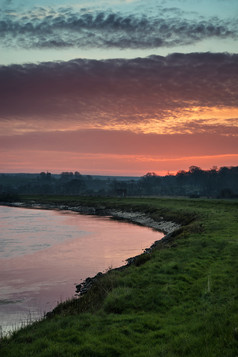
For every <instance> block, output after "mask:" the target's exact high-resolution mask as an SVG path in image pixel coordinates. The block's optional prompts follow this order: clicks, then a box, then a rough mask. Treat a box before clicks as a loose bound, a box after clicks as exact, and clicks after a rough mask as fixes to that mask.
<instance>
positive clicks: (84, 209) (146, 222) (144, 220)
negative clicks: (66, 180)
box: [0, 202, 181, 296]
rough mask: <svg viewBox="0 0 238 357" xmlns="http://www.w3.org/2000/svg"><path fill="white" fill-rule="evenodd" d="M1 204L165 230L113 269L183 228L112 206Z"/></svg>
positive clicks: (89, 281) (88, 283)
mask: <svg viewBox="0 0 238 357" xmlns="http://www.w3.org/2000/svg"><path fill="white" fill-rule="evenodd" d="M0 205H2V206H11V207H21V208H32V209H48V210H60V211H66V210H67V211H72V212H78V213H80V214H87V215H97V216H107V217H110V218H112V219H116V220H120V221H125V222H130V223H134V224H137V225H141V226H145V227H149V228H152V229H154V230H157V231H160V232H163V233H164V234H165V236H164V237H163V238H162V239H159V240H157V241H155V242H154V243H153V244H152V245H151V247H149V248H146V249H145V250H144V252H143V253H142V254H140V255H137V256H135V257H130V258H128V259H127V260H126V261H127V264H126V265H124V266H122V267H119V268H115V269H113V270H121V269H125V268H126V267H128V266H130V265H131V264H133V263H134V262H135V261H136V260H137V259H138V257H140V256H142V255H145V254H150V253H151V251H152V250H153V249H154V248H155V247H156V246H157V245H158V244H161V245H166V244H169V243H171V242H172V241H173V236H174V234H175V232H176V231H177V230H179V229H180V228H181V225H179V224H177V223H174V222H171V221H166V220H164V218H163V217H160V219H159V221H156V220H154V219H152V218H151V217H150V216H149V215H147V214H145V213H141V212H134V211H124V210H119V209H114V208H113V209H111V208H105V207H103V206H102V207H90V206H70V205H57V204H38V203H35V202H32V203H24V202H14V203H6V202H3V203H2V202H0ZM102 275H103V273H101V272H99V273H98V274H97V275H95V276H94V277H92V278H91V277H88V278H86V279H85V280H84V281H83V282H82V283H81V284H78V285H76V294H77V295H78V296H81V295H83V294H85V293H87V291H88V290H89V289H90V288H91V287H92V285H93V284H94V283H95V281H96V280H98V278H100V277H101V276H102Z"/></svg>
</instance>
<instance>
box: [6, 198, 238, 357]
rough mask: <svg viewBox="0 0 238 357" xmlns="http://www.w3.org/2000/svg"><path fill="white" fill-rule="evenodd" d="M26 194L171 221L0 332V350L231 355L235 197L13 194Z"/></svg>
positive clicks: (43, 356) (237, 222) (234, 341)
mask: <svg viewBox="0 0 238 357" xmlns="http://www.w3.org/2000/svg"><path fill="white" fill-rule="evenodd" d="M33 201H34V202H35V203H37V204H40V205H43V204H44V205H48V207H50V205H52V206H54V207H58V208H61V207H64V206H65V207H91V208H92V209H93V210H95V213H97V211H100V210H101V212H102V211H104V212H106V211H107V210H109V211H110V210H112V209H113V210H116V211H117V212H130V213H131V214H132V216H133V214H135V212H136V213H137V214H138V212H140V213H141V214H142V216H143V215H144V217H145V216H146V217H149V218H150V219H151V220H152V221H153V222H161V221H166V222H174V223H176V224H178V225H180V228H178V229H176V230H175V231H174V232H172V233H171V234H170V235H169V239H164V240H162V241H161V242H158V243H157V244H156V245H155V246H154V247H153V249H152V250H150V251H149V252H147V253H144V254H142V255H140V256H138V257H136V259H134V260H133V262H132V263H131V264H130V265H129V266H128V267H127V268H126V269H118V270H109V271H108V272H107V273H106V274H103V275H100V276H99V277H98V278H97V279H96V280H95V282H94V283H93V284H92V286H91V288H90V289H89V290H88V291H87V293H86V294H83V295H82V296H81V297H79V298H75V299H72V300H70V301H67V302H63V303H61V304H59V305H58V306H57V307H56V308H55V309H54V310H53V311H52V313H50V314H48V315H47V317H45V318H43V319H42V321H40V322H36V323H33V324H32V325H30V326H27V327H26V328H24V329H22V330H20V331H18V332H15V333H13V334H12V336H11V337H10V338H3V339H1V342H0V356H4V357H5V356H6V357H8V356H9V357H10V356H11V357H12V356H19V357H21V356H40V357H47V356H52V357H53V356H64V357H71V356H87V357H88V356H100V357H104V356H113V357H114V356H139V357H144V356H153V357H157V356H199V357H200V356H207V357H213V356H214V357H215V356H216V357H217V356H226V357H229V356H230V357H234V356H237V351H238V288H237V287H238V274H237V273H238V260H237V256H238V219H237V218H238V201H237V200H230V201H229V200H208V199H175V198H171V199H165V198H163V199H157V198H102V197H101V198H96V197H91V198H90V197H73V196H70V197H66V196H45V197H40V196H35V197H33V196H32V197H29V196H24V197H21V202H24V204H26V205H29V204H32V202H33ZM138 223H140V222H138ZM112 239H113V237H112Z"/></svg>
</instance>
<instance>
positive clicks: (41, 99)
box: [0, 53, 238, 124]
mask: <svg viewBox="0 0 238 357" xmlns="http://www.w3.org/2000/svg"><path fill="white" fill-rule="evenodd" d="M237 103H238V55H235V54H234V55H231V54H226V53H221V54H211V53H192V54H176V53H175V54H172V55H169V56H167V57H161V56H150V57H147V58H136V59H130V60H126V59H111V60H101V61H96V60H83V59H77V60H72V61H69V62H48V63H41V64H38V65H37V64H26V65H11V66H1V67H0V116H1V118H2V119H4V118H12V117H15V118H16V117H17V118H21V117H22V118H24V119H26V118H27V117H28V116H29V117H33V116H37V117H39V116H41V117H42V118H46V117H47V116H54V117H55V118H57V119H60V118H65V116H71V117H73V116H74V117H75V118H77V120H78V121H79V122H80V121H89V120H92V121H94V122H95V120H96V121H98V122H101V121H104V122H106V121H110V122H111V123H113V121H115V123H116V122H120V123H125V124H126V123H128V122H132V121H138V120H140V119H139V118H140V117H142V119H141V120H143V121H146V120H147V118H148V120H150V119H151V118H152V117H153V118H155V119H156V118H157V119H159V120H161V121H162V120H165V119H166V118H167V117H168V111H171V114H170V115H176V112H178V111H179V110H185V108H186V110H187V111H189V110H190V107H193V106H202V107H204V106H208V107H213V106H231V107H232V106H233V107H236V106H237Z"/></svg>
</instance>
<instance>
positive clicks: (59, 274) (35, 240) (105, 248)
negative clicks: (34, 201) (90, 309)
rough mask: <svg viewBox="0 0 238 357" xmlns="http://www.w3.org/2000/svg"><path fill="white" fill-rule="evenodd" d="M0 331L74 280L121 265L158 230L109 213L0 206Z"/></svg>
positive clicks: (68, 292)
mask: <svg viewBox="0 0 238 357" xmlns="http://www.w3.org/2000/svg"><path fill="white" fill-rule="evenodd" d="M0 224H1V231H0V332H1V333H2V334H3V335H5V334H6V333H8V332H9V331H12V330H15V329H18V328H19V327H21V326H24V325H25V324H27V323H29V322H32V321H35V320H37V319H39V318H41V317H42V316H44V314H45V313H46V312H48V311H50V310H52V309H53V308H54V307H55V306H56V305H57V303H59V302H60V301H64V300H66V299H68V298H71V297H73V296H74V293H75V285H76V284H79V283H80V282H82V281H83V280H84V279H85V278H87V277H88V276H91V277H92V276H94V275H96V274H97V273H98V272H99V271H101V272H103V271H106V270H107V269H108V268H116V267H118V266H121V265H124V264H125V263H126V259H127V258H129V257H132V256H135V255H137V254H140V253H142V251H143V250H144V249H145V248H147V247H149V246H151V245H152V243H153V242H154V241H156V240H158V239H160V238H162V237H163V233H159V232H156V231H153V230H152V229H150V228H146V227H140V226H136V225H134V224H131V223H125V222H118V221H115V220H111V219H110V218H109V217H98V216H88V215H81V214H78V213H74V212H70V211H54V210H52V211H50V210H41V209H27V208H17V207H7V206H0Z"/></svg>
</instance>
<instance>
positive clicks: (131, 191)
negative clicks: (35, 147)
mask: <svg viewBox="0 0 238 357" xmlns="http://www.w3.org/2000/svg"><path fill="white" fill-rule="evenodd" d="M20 194H42V195H52V194H53V195H87V196H88V195H91V196H120V197H124V196H187V197H191V198H196V197H211V198H238V166H235V167H220V168H219V169H218V168H217V167H213V168H211V169H210V170H202V169H201V168H200V167H198V166H190V168H189V170H187V171H185V170H180V171H178V172H177V173H176V174H175V175H170V174H168V175H166V176H159V175H156V174H155V173H154V172H148V173H147V174H145V175H144V176H142V177H139V178H129V177H128V178H125V177H124V178H123V179H122V178H120V177H114V178H113V177H106V176H104V177H103V176H102V177H97V176H90V175H81V174H80V173H79V172H78V171H76V172H62V173H61V174H60V175H53V174H51V173H50V172H41V173H40V174H0V195H1V199H2V200H3V199H4V197H5V199H10V197H14V196H16V195H20Z"/></svg>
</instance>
